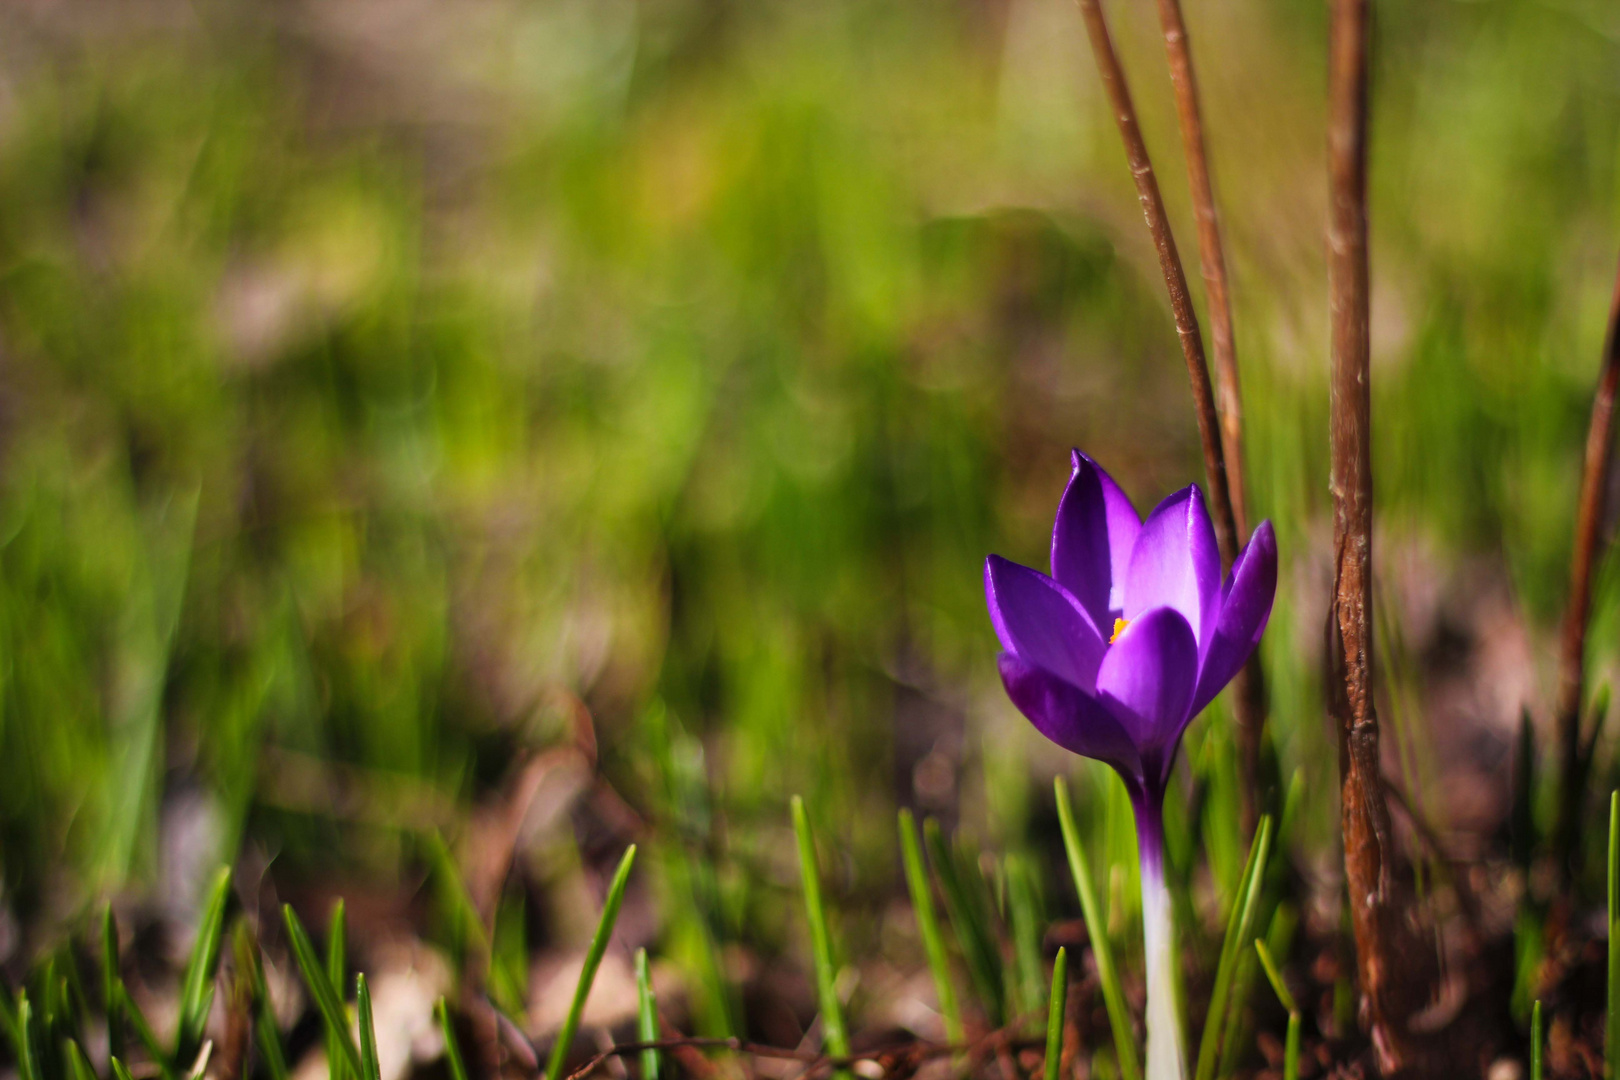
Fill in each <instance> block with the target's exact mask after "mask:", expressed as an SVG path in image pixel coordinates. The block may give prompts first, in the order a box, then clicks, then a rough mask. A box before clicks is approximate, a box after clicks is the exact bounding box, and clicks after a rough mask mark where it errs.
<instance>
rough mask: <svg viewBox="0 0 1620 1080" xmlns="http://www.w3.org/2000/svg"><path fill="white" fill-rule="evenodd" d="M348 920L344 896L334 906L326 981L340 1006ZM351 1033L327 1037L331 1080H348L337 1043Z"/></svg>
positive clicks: (346, 962)
mask: <svg viewBox="0 0 1620 1080" xmlns="http://www.w3.org/2000/svg"><path fill="white" fill-rule="evenodd" d="M344 916H345V912H344V908H343V897H341V896H340V897H338V900H337V903H335V904H333V905H332V921H331V922H330V923H329V924H328V925H327V931H326V981H327V982H328V983H329V984H330V985H331V987H332V989H333V991H335V992H337V993H339V994H340V997H339V1003H340V1004H341V1003H342V998H341V992H342V987H343V983H344V977H345V976H346V975H347V974H348V967H349V948H348V944H349V943H348V936H349V935H348V920H347V919H346V918H345V917H344ZM348 1029H349V1025H348V1024H347V1023H345V1024H344V1025H343V1031H342V1032H341V1033H339V1032H335V1031H332V1030H330V1029H329V1030H328V1031H327V1033H326V1060H327V1064H328V1068H329V1070H330V1071H331V1074H332V1075H331V1080H348V1075H347V1070H346V1069H345V1068H344V1055H343V1053H342V1051H341V1050H339V1049H338V1047H337V1046H336V1045H335V1042H336V1040H337V1039H339V1038H343V1037H346V1036H347V1033H348Z"/></svg>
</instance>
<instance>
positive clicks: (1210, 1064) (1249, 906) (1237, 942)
mask: <svg viewBox="0 0 1620 1080" xmlns="http://www.w3.org/2000/svg"><path fill="white" fill-rule="evenodd" d="M1271 829H1272V821H1271V817H1270V815H1265V816H1262V817H1261V818H1260V825H1259V827H1258V828H1257V829H1256V830H1255V834H1254V841H1253V843H1252V844H1250V846H1249V859H1248V862H1247V863H1246V864H1245V865H1244V867H1243V876H1242V878H1241V879H1240V885H1239V887H1238V891H1237V895H1236V896H1234V897H1233V898H1232V910H1231V912H1230V914H1229V915H1228V916H1227V921H1226V936H1225V937H1224V938H1223V939H1222V941H1221V958H1220V961H1219V964H1218V965H1217V966H1216V968H1215V984H1214V986H1213V987H1212V988H1211V989H1210V994H1209V1013H1208V1015H1207V1016H1206V1017H1205V1020H1204V1033H1203V1036H1202V1037H1201V1038H1200V1039H1199V1041H1198V1065H1197V1068H1196V1070H1195V1072H1194V1074H1193V1075H1194V1077H1195V1078H1196V1080H1213V1078H1214V1076H1215V1071H1216V1067H1217V1064H1218V1062H1219V1058H1218V1055H1219V1054H1220V1053H1221V1051H1222V1049H1223V1047H1225V1046H1228V1045H1230V1044H1232V1043H1234V1042H1235V1040H1234V1038H1233V1035H1234V1031H1233V1028H1234V1026H1235V1024H1236V1019H1235V1017H1234V1016H1233V1010H1235V1009H1238V1008H1240V1007H1241V1005H1242V1002H1243V998H1244V997H1245V996H1246V991H1247V989H1248V985H1247V980H1246V979H1245V978H1244V977H1243V975H1242V974H1241V973H1242V971H1243V968H1244V964H1245V961H1246V960H1247V959H1248V956H1247V954H1248V949H1247V948H1246V946H1245V943H1246V942H1248V941H1252V940H1253V934H1254V925H1255V920H1256V917H1257V915H1258V912H1259V907H1260V900H1261V893H1262V892H1263V891H1264V886H1265V878H1266V860H1267V857H1268V856H1269V855H1270V853H1271Z"/></svg>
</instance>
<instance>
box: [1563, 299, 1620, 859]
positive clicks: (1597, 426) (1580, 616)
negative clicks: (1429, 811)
mask: <svg viewBox="0 0 1620 1080" xmlns="http://www.w3.org/2000/svg"><path fill="white" fill-rule="evenodd" d="M1617 389H1620V276H1617V278H1616V280H1615V291H1614V300H1613V302H1612V303H1611V304H1610V307H1609V328H1608V332H1607V334H1606V335H1605V337H1604V339H1603V368H1602V371H1601V372H1599V374H1598V384H1597V392H1596V394H1594V395H1593V398H1592V420H1591V423H1590V425H1589V426H1588V427H1587V429H1586V463H1585V466H1584V468H1583V471H1582V474H1581V501H1580V506H1579V508H1578V510H1577V511H1576V517H1575V547H1574V552H1573V554H1572V556H1571V560H1570V571H1569V607H1568V609H1567V610H1566V611H1565V613H1564V633H1563V640H1562V647H1561V648H1560V650H1559V657H1558V699H1557V703H1556V713H1555V715H1556V716H1557V718H1558V740H1559V750H1560V754H1561V776H1560V783H1559V791H1560V800H1559V808H1558V827H1557V830H1556V833H1555V837H1556V850H1557V853H1558V856H1559V860H1558V861H1559V865H1560V866H1561V867H1563V868H1564V870H1565V871H1566V872H1567V871H1568V870H1569V868H1570V860H1571V858H1572V857H1573V855H1574V853H1575V849H1576V848H1577V847H1578V845H1577V844H1576V843H1575V836H1576V831H1577V828H1578V826H1579V824H1580V818H1581V802H1582V794H1583V792H1584V789H1585V786H1586V785H1585V784H1584V783H1583V782H1582V778H1581V775H1580V774H1581V766H1580V762H1581V749H1580V747H1581V710H1582V707H1583V705H1584V704H1585V701H1584V698H1585V696H1586V625H1587V622H1588V619H1589V618H1590V615H1591V608H1592V565H1593V563H1594V562H1595V561H1596V560H1597V553H1598V547H1599V543H1598V540H1599V537H1598V533H1599V530H1600V529H1601V527H1602V525H1603V514H1604V496H1605V495H1606V494H1607V492H1608V490H1609V470H1610V467H1611V460H1612V458H1613V451H1614V398H1615V392H1616V390H1617Z"/></svg>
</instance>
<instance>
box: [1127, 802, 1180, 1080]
mask: <svg viewBox="0 0 1620 1080" xmlns="http://www.w3.org/2000/svg"><path fill="white" fill-rule="evenodd" d="M1135 803H1136V844H1137V851H1138V852H1139V853H1140V855H1141V865H1142V873H1141V877H1142V943H1143V946H1144V951H1145V952H1146V954H1147V1080H1185V1078H1186V1076H1187V1060H1186V1055H1185V1053H1184V1052H1183V1050H1182V1045H1181V1008H1180V1005H1179V1003H1178V1001H1177V998H1176V972H1175V956H1176V950H1175V928H1174V926H1173V925H1172V924H1171V921H1170V890H1169V889H1167V888H1165V884H1164V809H1163V807H1162V806H1161V804H1160V802H1159V800H1158V799H1155V798H1153V797H1152V796H1149V797H1147V798H1144V799H1138V800H1135Z"/></svg>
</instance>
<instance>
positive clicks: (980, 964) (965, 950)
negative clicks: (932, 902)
mask: <svg viewBox="0 0 1620 1080" xmlns="http://www.w3.org/2000/svg"><path fill="white" fill-rule="evenodd" d="M923 842H924V844H926V845H927V848H928V856H929V859H930V860H931V861H932V862H933V864H934V875H935V876H936V877H938V878H939V890H940V892H941V893H942V894H944V897H945V911H946V914H947V915H949V917H950V920H951V930H952V932H953V933H954V934H955V935H956V944H957V946H958V947H959V948H960V949H961V950H962V959H963V960H964V961H966V962H967V969H968V978H969V979H970V980H971V981H972V983H973V991H974V993H975V994H977V995H978V998H979V1004H980V1005H982V1006H983V1007H984V1010H985V1012H986V1014H988V1015H989V1017H990V1023H991V1024H992V1025H993V1026H995V1027H1000V1026H1001V1024H1002V1022H1003V1020H1004V1017H1005V1013H1006V1000H1005V998H1004V994H1005V986H1004V985H1003V983H1002V981H1001V952H1000V950H999V949H998V948H996V944H995V935H994V933H993V932H992V931H991V929H990V926H989V922H988V919H989V913H988V912H987V911H986V910H985V907H984V905H983V903H981V902H979V900H978V898H977V896H976V895H975V892H974V890H973V884H972V883H971V882H969V881H966V880H964V876H965V875H964V868H963V867H962V865H961V863H960V861H959V860H958V859H957V857H956V853H955V852H954V851H953V850H952V849H951V846H950V844H948V843H947V842H946V840H945V834H944V833H943V832H941V831H940V828H939V822H937V821H935V820H934V819H933V818H928V819H927V820H926V821H924V822H923ZM980 884H981V885H982V882H980ZM979 891H980V892H982V889H981V890H979Z"/></svg>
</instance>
